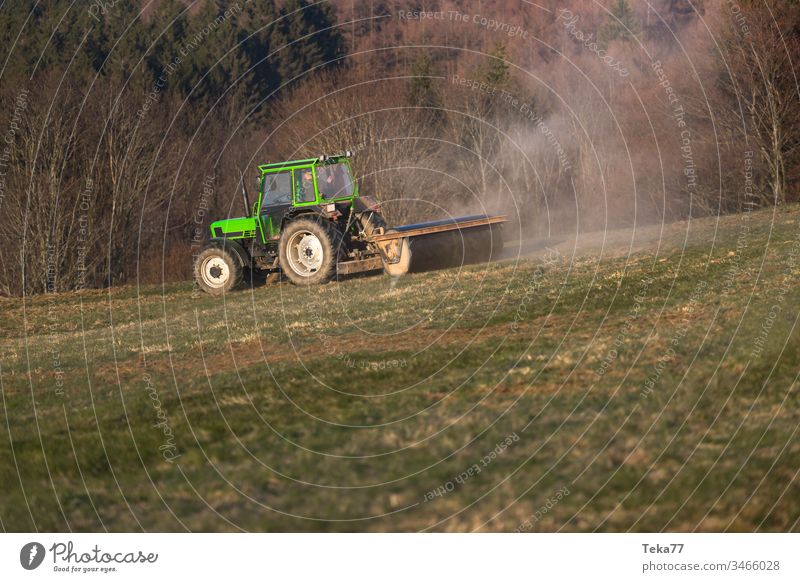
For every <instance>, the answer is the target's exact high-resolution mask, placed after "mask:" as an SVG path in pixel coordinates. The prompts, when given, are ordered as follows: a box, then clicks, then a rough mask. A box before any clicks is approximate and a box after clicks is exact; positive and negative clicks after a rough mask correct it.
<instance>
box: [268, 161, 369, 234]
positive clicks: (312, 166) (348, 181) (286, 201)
mask: <svg viewBox="0 0 800 582" xmlns="http://www.w3.org/2000/svg"><path fill="white" fill-rule="evenodd" d="M258 169H259V171H260V172H261V176H260V178H259V195H258V200H257V201H256V203H255V205H254V207H253V218H255V219H256V220H257V223H258V227H259V230H260V232H261V236H262V242H264V243H267V242H269V241H271V240H278V239H279V238H280V234H281V227H282V225H283V223H284V221H285V218H287V215H291V216H295V215H297V214H298V213H302V212H303V211H304V210H306V209H309V207H314V206H323V205H324V206H326V207H327V208H329V209H330V210H331V211H333V210H334V209H335V208H336V207H337V206H339V205H344V206H347V207H349V206H350V205H351V204H352V201H353V199H354V198H356V197H357V196H358V186H357V185H356V182H355V180H354V179H353V173H352V171H351V169H350V162H349V160H348V154H345V155H341V156H320V157H318V158H309V159H305V160H294V161H290V162H281V163H277V164H264V165H261V166H259V167H258ZM330 205H334V206H333V208H332V207H331V206H330Z"/></svg>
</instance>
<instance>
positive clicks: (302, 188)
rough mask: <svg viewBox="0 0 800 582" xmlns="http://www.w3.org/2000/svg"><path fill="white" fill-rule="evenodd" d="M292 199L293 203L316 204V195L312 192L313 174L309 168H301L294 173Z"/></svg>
mask: <svg viewBox="0 0 800 582" xmlns="http://www.w3.org/2000/svg"><path fill="white" fill-rule="evenodd" d="M294 199H295V202H297V203H299V204H302V203H304V202H316V200H317V195H316V193H315V192H314V174H313V173H312V172H311V168H303V169H301V170H295V171H294Z"/></svg>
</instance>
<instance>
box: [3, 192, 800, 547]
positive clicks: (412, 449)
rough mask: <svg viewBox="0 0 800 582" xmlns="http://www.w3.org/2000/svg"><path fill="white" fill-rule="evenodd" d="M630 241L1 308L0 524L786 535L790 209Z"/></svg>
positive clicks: (798, 336)
mask: <svg viewBox="0 0 800 582" xmlns="http://www.w3.org/2000/svg"><path fill="white" fill-rule="evenodd" d="M635 234H636V236H635V240H634V242H633V245H631V244H630V238H631V236H630V235H631V232H630V231H626V232H610V233H608V236H607V237H606V238H605V240H604V239H603V235H602V234H600V235H592V236H589V237H586V238H585V239H581V240H580V242H579V244H578V245H577V246H576V245H575V244H574V241H572V242H571V241H566V240H565V241H562V242H561V243H560V244H559V245H558V249H559V251H560V253H561V256H560V257H559V258H558V259H557V260H555V261H553V260H551V259H550V258H548V257H549V255H546V254H545V253H544V252H539V253H537V254H533V255H530V256H527V257H524V258H519V259H508V260H504V261H501V262H497V263H494V264H491V265H488V266H485V265H484V266H480V265H475V266H469V267H466V268H464V269H460V270H459V269H451V270H445V271H437V272H432V273H420V274H414V275H411V276H408V277H405V278H403V279H401V280H399V281H392V280H390V279H388V278H386V277H383V276H379V277H362V278H354V279H350V280H346V281H343V282H340V283H338V284H329V285H326V286H323V287H319V288H312V289H301V288H297V287H293V286H290V285H286V284H281V285H274V286H269V287H262V288H257V289H255V290H247V291H243V292H237V293H235V294H232V295H229V296H227V297H225V298H224V300H223V299H214V298H211V297H208V296H196V295H195V294H193V293H192V290H191V287H190V285H189V284H170V285H167V286H165V287H162V286H150V287H142V288H136V287H124V288H117V289H112V290H105V291H93V292H83V293H80V294H69V295H55V296H40V297H31V298H26V300H25V301H24V302H23V301H21V300H8V299H3V300H0V307H2V308H3V312H4V315H5V317H4V325H3V327H2V328H1V329H0V349H1V351H0V381H1V382H2V409H0V416H1V418H0V433H2V436H1V437H0V442H2V445H0V491H2V496H0V524H1V525H2V527H3V529H4V530H7V531H24V530H40V531H64V530H74V531H93V530H102V529H104V528H105V529H107V530H109V531H131V530H133V531H138V530H147V531H156V530H157V531H183V530H184V529H189V530H213V531H218V530H225V531H227V530H238V529H244V530H253V531H362V530H368V531H387V530H388V531H394V530H403V531H416V530H423V529H430V530H434V531H465V530H475V529H482V530H485V531H513V530H514V529H516V528H518V527H520V526H521V525H522V524H525V523H526V520H528V521H527V525H524V526H523V529H530V530H534V531H535V530H541V531H553V530H559V529H561V530H564V531H593V530H599V531H626V530H636V531H650V530H662V529H666V530H693V529H696V530H700V531H721V530H732V531H752V530H769V531H785V530H789V529H793V530H798V529H800V524H799V522H798V520H800V488H799V487H798V481H797V474H798V470H800V438H798V434H797V433H798V426H799V425H800V413H799V412H798V400H800V398H799V397H798V395H799V394H800V391H799V390H798V383H797V376H798V372H799V371H800V332H798V329H797V317H798V311H800V290H798V286H797V282H798V280H800V208H797V207H789V208H784V209H780V210H779V211H777V212H774V213H773V211H771V210H770V211H765V212H758V213H754V214H752V215H749V216H730V217H725V218H722V219H720V220H718V221H717V220H714V219H705V220H695V221H691V223H689V224H688V225H687V223H679V224H674V225H669V226H668V227H666V228H665V229H664V231H663V232H661V229H660V228H659V227H648V228H644V229H637V230H636V232H635ZM737 241H738V243H739V244H738V246H737ZM643 279H647V280H648V281H649V284H643V283H642V280H643ZM776 305H777V306H778V307H774V306H776ZM765 322H766V323H765ZM765 327H766V329H767V331H765ZM613 350H616V351H613ZM598 370H603V373H602V374H599V373H598ZM648 379H649V380H648ZM155 399H157V400H155ZM158 407H160V410H161V411H162V414H163V415H164V417H165V419H166V421H165V422H166V426H167V427H168V430H169V431H171V432H170V434H171V436H170V435H167V434H165V433H164V430H163V426H164V425H162V428H154V424H156V423H157V422H158V416H157V415H158V411H159V408H158ZM509 435H516V437H518V438H517V440H515V441H514V440H513V439H512V442H511V444H510V445H509V446H508V447H506V448H505V449H503V450H502V451H501V452H500V453H498V454H496V455H495V456H494V457H491V456H490V458H489V461H488V462H485V463H484V462H483V461H482V459H484V460H485V458H486V456H487V455H490V453H491V451H492V450H493V449H494V448H495V446H496V444H497V443H500V442H501V441H503V440H504V439H506V437H508V436H509ZM172 446H174V448H170V447H172ZM165 447H166V449H165ZM164 450H169V451H171V454H176V455H179V456H178V457H177V458H176V459H175V460H174V461H173V462H168V461H167V460H165V458H164V455H163V454H162V453H163V451H164ZM475 464H478V466H479V468H480V469H481V470H480V472H475V471H473V474H472V475H469V476H468V477H467V478H466V479H461V478H459V479H458V480H456V477H458V476H459V475H461V474H462V473H463V472H465V471H467V470H468V469H469V468H470V467H473V465H475ZM448 484H452V487H451V486H450V485H448ZM440 487H447V489H451V490H449V491H446V492H445V493H444V494H443V495H440V496H436V495H430V494H429V492H430V491H433V490H436V489H437V488H440ZM564 487H567V488H568V490H569V495H567V496H564V497H563V498H562V499H560V500H559V501H558V502H557V503H556V504H555V505H553V506H552V507H551V508H549V509H548V510H547V511H546V512H544V513H542V512H540V518H539V519H535V518H533V517H531V516H533V515H534V514H535V513H536V512H537V511H539V510H540V508H541V507H542V506H544V505H545V503H546V502H547V501H548V499H549V498H550V497H552V496H554V495H555V494H556V492H557V491H558V490H561V489H562V488H564ZM426 494H427V495H426ZM426 497H427V498H428V499H427V500H426ZM551 505H552V504H551Z"/></svg>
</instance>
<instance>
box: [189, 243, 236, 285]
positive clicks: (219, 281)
mask: <svg viewBox="0 0 800 582" xmlns="http://www.w3.org/2000/svg"><path fill="white" fill-rule="evenodd" d="M194 280H195V282H196V283H197V286H198V287H200V289H202V290H203V291H205V292H206V293H209V294H211V295H222V294H223V293H227V292H229V291H233V290H234V289H235V288H236V287H238V286H239V284H240V283H241V282H242V265H241V264H240V263H239V259H238V258H237V257H235V256H234V255H233V253H232V252H231V251H229V250H227V249H225V248H224V247H218V246H210V247H207V248H205V249H204V250H203V252H201V253H200V254H199V255H198V256H197V259H196V260H195V262H194Z"/></svg>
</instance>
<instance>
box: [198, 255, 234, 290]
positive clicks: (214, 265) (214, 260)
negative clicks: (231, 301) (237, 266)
mask: <svg viewBox="0 0 800 582" xmlns="http://www.w3.org/2000/svg"><path fill="white" fill-rule="evenodd" d="M200 277H202V279H203V283H205V284H206V285H208V286H209V287H211V288H212V289H219V288H220V287H224V286H225V284H226V283H227V282H228V280H229V279H230V278H231V270H230V267H228V263H227V262H226V261H225V260H224V259H223V258H222V257H208V258H207V259H205V260H204V261H203V264H202V265H200Z"/></svg>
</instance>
